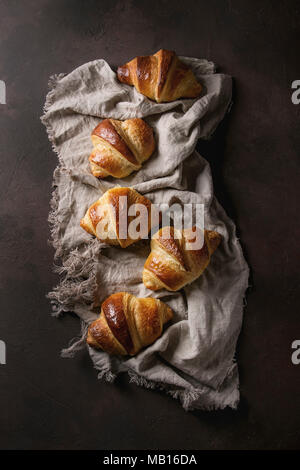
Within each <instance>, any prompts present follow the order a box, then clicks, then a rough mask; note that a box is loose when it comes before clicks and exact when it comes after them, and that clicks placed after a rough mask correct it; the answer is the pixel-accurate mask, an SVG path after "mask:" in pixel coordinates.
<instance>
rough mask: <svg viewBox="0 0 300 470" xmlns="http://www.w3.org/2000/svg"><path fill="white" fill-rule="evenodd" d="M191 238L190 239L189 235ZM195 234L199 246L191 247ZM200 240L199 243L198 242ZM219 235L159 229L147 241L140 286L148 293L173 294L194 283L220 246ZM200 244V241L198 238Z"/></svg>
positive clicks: (208, 231)
mask: <svg viewBox="0 0 300 470" xmlns="http://www.w3.org/2000/svg"><path fill="white" fill-rule="evenodd" d="M193 234H194V235H193ZM195 234H197V235H198V237H200V236H201V234H202V238H203V244H202V243H201V244H199V246H196V247H195V245H192V244H191V243H192V241H193V240H195V239H196V238H195ZM202 238H201V240H202ZM221 238H222V237H221V235H220V234H219V233H218V232H214V231H211V230H204V232H203V231H201V233H200V229H199V228H197V227H193V228H191V229H185V230H182V231H180V230H177V229H175V228H174V227H163V228H162V229H160V230H159V231H158V232H157V233H156V234H155V235H153V237H152V240H151V252H150V255H149V256H148V258H147V260H146V262H145V265H144V271H143V282H144V284H145V286H146V287H147V288H148V289H151V290H159V289H167V290H169V291H177V290H179V289H181V288H182V287H184V286H185V285H186V284H190V283H191V282H193V281H194V280H195V279H197V278H198V277H199V276H200V275H201V274H202V273H203V271H204V270H205V268H206V267H207V266H208V264H209V262H210V258H211V256H212V254H213V253H214V251H215V250H216V249H217V247H218V246H219V244H220V241H221ZM199 240H200V238H199Z"/></svg>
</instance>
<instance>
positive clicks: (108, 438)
mask: <svg viewBox="0 0 300 470" xmlns="http://www.w3.org/2000/svg"><path fill="white" fill-rule="evenodd" d="M299 33H300V4H299V1H292V0H290V1H287V0H285V1H283V0H282V1H281V2H275V1H266V0H264V1H261V0H255V1H240V0H236V1H234V0H232V1H220V0H210V1H206V2H205V1H199V0H198V1H189V0H185V1H184V2H183V1H182V0H180V1H175V0H172V1H162V0H160V1H156V0H152V1H146V0H144V1H141V0H140V1H113V0H107V1H87V0H84V1H83V0H82V1H68V0H39V1H36V0H27V1H26V2H25V1H23V2H22V1H16V0H1V1H0V79H2V80H5V82H6V85H7V105H0V140H1V147H0V152H1V171H0V173H1V185H0V192H1V210H0V217H1V225H0V236H1V241H0V256H1V260H0V267H1V284H0V288H1V309H0V339H2V340H5V341H6V343H7V365H5V366H3V365H0V447H1V448H2V449H3V448H10V449H14V448H22V449H32V448H33V449H34V448H35V449H45V448H48V449H53V448H59V449H62V448H68V449H82V448H86V449H91V448H98V449H105V448H107V449H118V448H119V449H140V448H148V449H168V448H173V449H180V448H183V449H189V448H192V449H203V448H207V449H220V448H225V449H232V448H233V449H241V448H260V449H261V448H299V447H300V393H299V392H300V365H299V366H295V365H293V364H292V363H291V351H292V350H291V343H292V341H293V340H294V339H300V321H299V288H298V286H299V250H298V247H299V238H298V237H299V236H300V222H299V211H298V210H297V209H298V207H299V204H297V203H298V201H299V196H300V195H299V173H300V172H299V150H300V134H299V117H300V105H299V106H295V105H293V104H292V102H291V82H292V81H293V80H295V79H300V62H299V48H300V40H299ZM161 47H164V48H171V49H174V50H176V52H177V53H178V54H182V55H189V56H195V57H205V58H207V59H210V60H213V61H215V62H216V63H217V64H218V66H219V68H220V70H222V71H224V72H227V73H230V74H231V75H233V76H234V79H235V81H234V84H235V86H234V106H233V108H232V112H231V114H230V116H229V117H228V118H227V119H226V121H225V122H224V123H222V125H221V126H220V127H219V129H218V131H217V132H216V134H215V136H214V138H213V140H212V141H210V142H209V143H199V150H200V151H201V153H202V155H203V156H204V157H206V158H207V159H208V160H209V161H210V163H211V166H212V171H213V177H214V181H215V189H216V194H217V196H218V198H219V200H220V202H221V203H222V204H223V206H224V207H225V209H226V210H227V212H228V213H229V215H231V216H232V217H233V218H234V220H235V221H236V223H237V225H238V230H239V235H240V238H241V241H242V244H243V247H244V249H245V253H246V256H247V259H248V261H249V263H250V266H251V268H252V278H251V284H252V288H251V290H250V292H249V295H248V299H247V301H248V305H247V308H246V310H245V319H244V326H243V330H242V334H241V337H240V340H239V346H238V352H237V358H238V362H239V365H240V375H241V387H240V389H241V397H242V398H241V403H240V406H239V409H238V411H232V410H224V411H216V412H195V413H187V412H185V411H183V410H182V408H181V407H180V406H179V404H178V403H177V402H176V401H174V400H172V399H171V398H169V397H167V396H165V395H164V394H162V393H158V392H152V391H147V390H143V389H140V388H138V387H136V386H135V385H130V384H128V381H127V379H126V377H123V378H121V379H120V380H118V381H117V383H116V384H115V385H108V384H105V383H103V382H100V381H97V379H96V371H95V370H94V369H93V368H92V366H91V362H90V359H89V357H88V355H87V353H85V352H82V353H81V354H79V355H78V356H77V357H76V358H75V359H74V360H67V359H61V358H60V356H59V351H60V349H61V348H62V347H64V346H66V344H67V343H68V341H69V340H70V338H72V337H73V336H74V335H76V334H77V333H78V330H79V322H78V320H77V319H76V318H75V317H73V316H72V315H66V316H65V317H63V318H62V319H60V320H56V319H53V318H51V317H50V315H48V313H49V303H48V301H47V300H46V299H45V294H46V292H47V291H49V290H50V289H51V288H52V286H53V285H54V284H55V283H57V281H58V278H57V276H56V275H55V274H53V273H52V272H51V266H52V258H53V250H52V249H51V248H50V247H49V246H47V242H46V241H47V239H48V238H49V232H48V225H47V214H48V209H49V199H50V192H51V182H52V172H53V169H54V167H55V165H56V163H57V162H56V156H55V155H54V153H53V152H52V150H51V147H50V144H49V142H48V139H47V136H46V132H45V129H44V128H43V126H42V125H41V123H40V121H39V116H40V115H41V112H42V106H43V104H44V100H45V95H46V92H47V82H48V78H49V76H50V75H52V74H54V73H59V72H70V71H71V70H72V69H74V68H75V67H76V66H78V65H80V64H82V63H84V62H87V61H89V60H92V59H96V58H104V59H106V60H107V61H108V62H109V63H110V64H111V65H112V66H117V65H119V64H123V63H124V62H126V61H127V60H128V59H130V58H132V57H134V56H136V55H141V54H148V53H153V52H155V51H156V50H158V49H159V48H161ZM297 206H298V207H297Z"/></svg>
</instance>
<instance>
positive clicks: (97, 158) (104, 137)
mask: <svg viewBox="0 0 300 470" xmlns="http://www.w3.org/2000/svg"><path fill="white" fill-rule="evenodd" d="M92 142H93V146H94V148H93V151H92V153H91V155H90V158H89V160H90V166H91V171H92V173H93V175H94V176H96V177H98V178H104V177H105V176H109V175H111V176H114V177H115V178H125V176H128V175H130V173H132V172H133V171H136V170H139V169H140V168H141V167H142V163H143V162H144V161H146V160H147V159H148V158H149V157H150V156H151V155H152V153H153V152H154V149H155V140H154V136H153V131H152V128H151V127H150V126H148V124H147V123H146V122H145V121H143V119H139V118H136V119H127V120H126V121H117V120H116V119H104V120H103V121H102V122H100V124H98V126H97V127H95V129H94V130H93V132H92Z"/></svg>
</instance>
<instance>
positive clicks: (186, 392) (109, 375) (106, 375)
mask: <svg viewBox="0 0 300 470" xmlns="http://www.w3.org/2000/svg"><path fill="white" fill-rule="evenodd" d="M96 369H97V367H96ZM126 372H127V374H128V376H129V383H134V384H135V385H138V386H139V387H143V388H147V389H149V390H160V391H162V392H164V393H166V394H167V395H169V396H171V397H172V398H174V399H176V400H179V401H180V403H181V405H182V407H183V409H184V410H185V411H195V410H202V411H213V410H223V409H225V408H227V407H229V408H232V409H233V410H236V409H237V406H238V403H239V387H237V393H238V396H237V398H236V399H235V400H234V401H233V402H232V403H225V404H222V403H220V404H212V405H204V404H201V403H199V404H197V405H196V406H194V405H193V403H194V402H195V401H196V400H198V399H199V398H200V397H201V395H202V394H203V392H202V391H201V390H200V389H199V390H197V389H195V388H193V389H192V388H190V389H176V390H171V389H170V387H169V386H168V385H166V384H163V383H161V382H154V381H152V380H149V379H146V378H145V377H142V376H141V375H139V374H137V373H136V372H134V371H132V370H130V369H129V370H127V371H126ZM116 377H117V374H114V373H113V372H112V371H111V370H110V369H103V370H101V371H100V372H99V373H98V379H100V380H101V379H102V380H103V379H104V380H105V381H106V382H108V383H112V382H114V380H115V379H116Z"/></svg>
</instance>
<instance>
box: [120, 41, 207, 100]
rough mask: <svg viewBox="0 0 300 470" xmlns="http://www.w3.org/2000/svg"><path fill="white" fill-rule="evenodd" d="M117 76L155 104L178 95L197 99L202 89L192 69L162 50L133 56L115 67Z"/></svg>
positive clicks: (176, 97)
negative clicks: (125, 62)
mask: <svg viewBox="0 0 300 470" xmlns="http://www.w3.org/2000/svg"><path fill="white" fill-rule="evenodd" d="M117 75H118V79H119V81H120V82H122V83H127V85H134V86H135V88H136V89H137V91H139V92H140V93H142V94H143V95H145V96H147V97H148V98H151V99H152V100H154V101H157V103H161V102H162V101H174V100H177V99H178V98H196V97H197V96H199V95H200V93H201V91H202V86H201V85H200V83H198V82H197V80H196V77H195V75H194V74H193V72H192V70H191V69H190V68H189V67H188V66H187V65H185V64H184V63H183V62H181V60H179V59H178V57H177V55H176V54H175V52H172V51H166V50H164V49H161V50H160V51H158V52H156V54H153V55H149V56H141V57H136V58H135V59H133V60H131V61H130V62H127V64H125V65H123V66H122V67H118V71H117Z"/></svg>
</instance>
